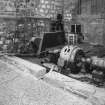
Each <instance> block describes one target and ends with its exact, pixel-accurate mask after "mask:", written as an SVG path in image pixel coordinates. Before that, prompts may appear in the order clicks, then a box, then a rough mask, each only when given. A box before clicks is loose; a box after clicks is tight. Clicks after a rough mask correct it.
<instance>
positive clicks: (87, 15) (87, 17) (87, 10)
mask: <svg viewBox="0 0 105 105" xmlns="http://www.w3.org/2000/svg"><path fill="white" fill-rule="evenodd" d="M92 1H93V0H92ZM92 1H90V0H88V1H86V2H83V3H82V5H81V14H79V15H77V18H76V20H77V21H78V23H80V24H82V26H83V27H82V28H83V29H82V33H83V34H84V35H85V40H86V41H89V42H90V43H94V44H99V45H105V43H104V41H105V38H104V34H105V32H104V29H105V25H104V23H105V18H104V14H105V13H104V12H103V6H102V7H100V5H101V4H100V3H105V2H102V1H104V0H101V1H100V2H99V1H98V2H97V0H96V2H97V3H95V2H94V3H92ZM102 5H103V4H102ZM95 6H96V7H97V8H94V7H95Z"/></svg>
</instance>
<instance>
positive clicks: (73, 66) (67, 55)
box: [58, 45, 85, 73]
mask: <svg viewBox="0 0 105 105" xmlns="http://www.w3.org/2000/svg"><path fill="white" fill-rule="evenodd" d="M84 57H85V54H84V52H83V50H82V49H81V48H79V47H78V46H73V45H69V46H68V45H67V46H65V47H64V48H63V49H62V50H61V52H60V57H59V59H58V66H60V67H64V66H66V68H70V71H71V72H72V73H78V72H79V71H80V70H81V65H82V62H81V59H82V58H84Z"/></svg>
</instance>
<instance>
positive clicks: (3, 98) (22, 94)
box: [0, 61, 92, 105]
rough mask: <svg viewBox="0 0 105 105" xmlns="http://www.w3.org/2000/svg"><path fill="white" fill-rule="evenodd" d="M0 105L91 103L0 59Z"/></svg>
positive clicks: (74, 104)
mask: <svg viewBox="0 0 105 105" xmlns="http://www.w3.org/2000/svg"><path fill="white" fill-rule="evenodd" d="M0 105H92V104H90V103H89V102H87V101H85V100H83V99H82V98H79V100H78V97H76V96H75V95H73V94H72V93H71V94H69V93H67V92H64V91H63V90H61V89H58V88H56V87H54V86H51V85H50V84H47V83H45V82H43V81H42V80H38V79H36V78H35V77H33V76H31V75H30V74H28V73H23V72H22V71H20V70H19V69H18V68H16V67H13V66H11V65H8V64H6V63H4V62H2V61H0Z"/></svg>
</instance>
